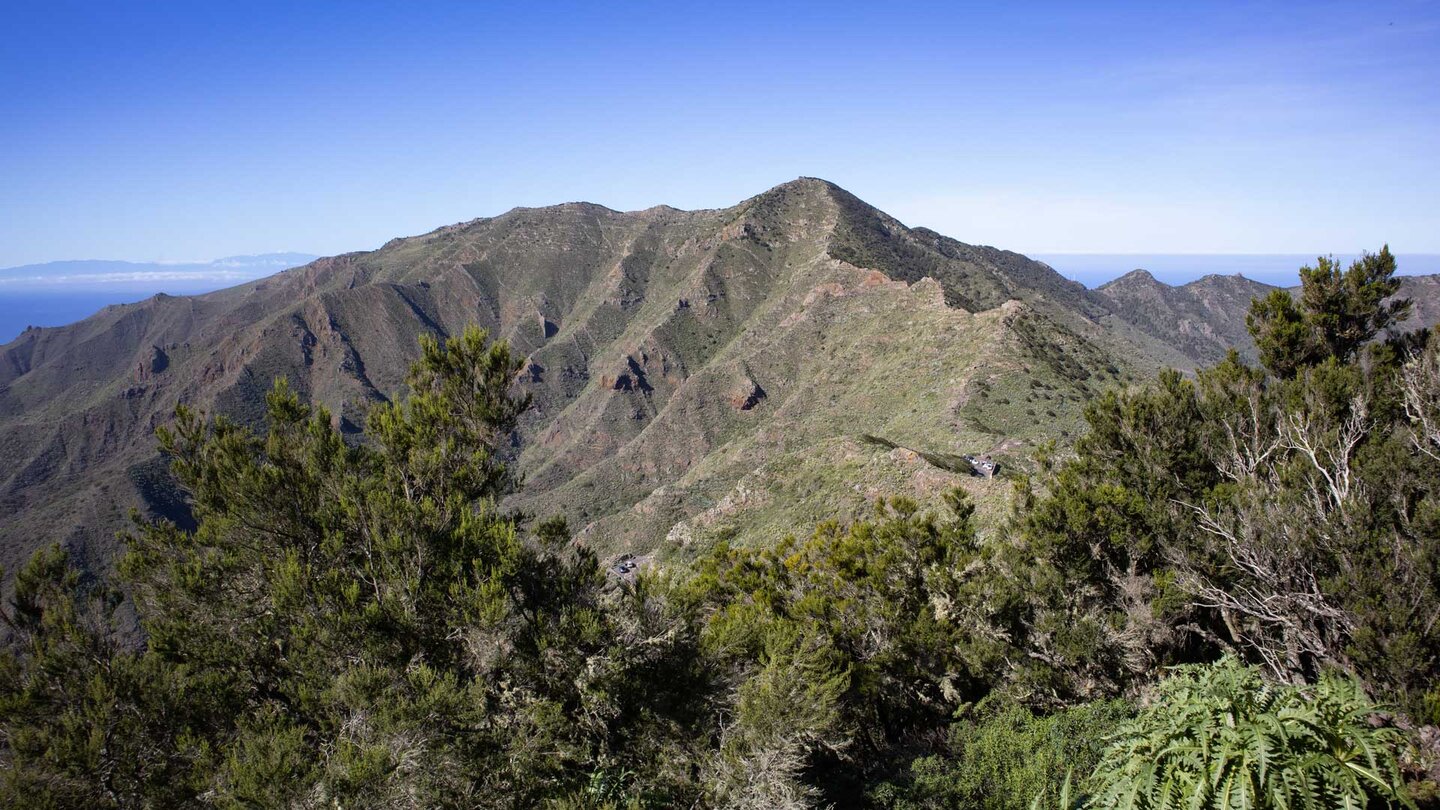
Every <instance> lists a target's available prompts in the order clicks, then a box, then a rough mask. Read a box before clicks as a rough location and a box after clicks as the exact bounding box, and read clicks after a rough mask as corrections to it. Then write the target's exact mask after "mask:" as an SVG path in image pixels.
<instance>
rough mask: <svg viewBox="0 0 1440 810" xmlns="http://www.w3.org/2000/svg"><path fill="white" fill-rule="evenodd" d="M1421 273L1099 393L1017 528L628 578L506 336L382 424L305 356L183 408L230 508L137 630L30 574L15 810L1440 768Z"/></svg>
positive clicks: (745, 795)
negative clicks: (329, 400)
mask: <svg viewBox="0 0 1440 810" xmlns="http://www.w3.org/2000/svg"><path fill="white" fill-rule="evenodd" d="M1393 270H1394V264H1393V258H1391V257H1390V256H1389V254H1388V251H1382V252H1381V254H1379V255H1377V256H1366V257H1365V258H1363V259H1362V260H1360V261H1359V262H1357V263H1355V265H1353V266H1352V267H1350V268H1349V269H1347V270H1345V271H1341V270H1340V269H1339V268H1338V267H1336V266H1334V265H1333V264H1332V263H1326V262H1322V263H1321V265H1320V267H1319V268H1316V269H1313V270H1312V269H1308V268H1307V270H1306V271H1305V272H1304V273H1303V278H1304V294H1303V295H1302V296H1301V297H1300V300H1299V302H1298V303H1295V302H1293V301H1291V300H1290V299H1288V298H1287V299H1286V301H1284V302H1282V301H1280V299H1278V298H1273V297H1272V299H1266V300H1264V301H1258V302H1256V304H1255V307H1254V309H1253V311H1252V329H1253V330H1254V333H1255V335H1256V339H1257V343H1258V344H1259V345H1260V346H1261V349H1262V357H1264V358H1265V361H1266V367H1265V368H1251V367H1248V366H1246V365H1245V364H1243V363H1242V362H1240V360H1239V359H1238V358H1237V357H1235V356H1233V355H1232V356H1231V357H1230V358H1229V359H1228V360H1226V361H1225V362H1223V363H1221V364H1220V365H1218V366H1216V367H1214V368H1211V369H1207V370H1204V371H1202V372H1200V373H1199V374H1197V375H1196V376H1195V377H1194V378H1193V379H1190V378H1185V377H1182V376H1181V375H1179V374H1174V373H1169V374H1164V375H1162V376H1161V377H1160V379H1159V380H1158V381H1157V382H1156V383H1155V384H1154V385H1151V386H1148V387H1145V388H1142V389H1137V390H1133V391H1125V392H1119V391H1115V392H1110V393H1108V394H1105V395H1103V396H1101V397H1099V398H1098V399H1097V400H1096V401H1095V402H1094V403H1092V404H1091V405H1090V407H1089V408H1088V411H1087V419H1088V421H1089V425H1090V430H1089V432H1088V434H1087V435H1086V436H1085V437H1084V438H1083V439H1081V440H1080V441H1079V443H1078V445H1077V446H1076V448H1075V452H1074V453H1073V455H1071V456H1070V457H1068V458H1064V459H1054V458H1049V459H1045V460H1044V466H1043V468H1042V471H1041V472H1040V474H1038V475H1037V476H1035V477H1034V478H1033V479H1026V480H1022V481H1020V482H1019V483H1018V497H1017V507H1016V512H1015V515H1014V518H1013V519H1012V520H1011V521H1010V522H1009V524H1008V525H1006V526H1004V527H1001V528H1000V529H999V530H998V531H997V532H995V534H994V536H993V537H992V538H990V539H988V540H986V541H981V540H980V539H979V537H978V536H977V533H976V527H975V526H974V525H973V521H972V509H971V507H970V505H969V504H968V503H967V501H966V500H965V498H964V497H963V496H962V495H960V494H958V493H957V494H955V495H954V496H953V497H952V498H951V499H950V500H949V504H948V508H947V509H946V510H945V511H944V513H943V514H933V513H930V512H927V511H924V510H921V509H920V508H919V507H918V506H917V505H916V504H915V503H914V502H912V501H909V500H907V499H905V498H895V499H890V500H887V501H885V502H883V503H881V504H879V505H877V511H876V513H875V515H874V516H873V517H872V518H870V519H868V520H864V521H860V522H857V523H855V524H852V525H839V524H834V523H830V524H825V525H822V526H820V527H818V528H817V529H815V530H814V531H813V533H810V534H809V535H808V536H806V537H804V538H789V539H786V540H784V541H782V542H779V543H778V544H776V545H775V546H773V547H769V548H748V547H731V546H729V545H726V544H721V545H719V546H718V547H716V548H714V549H712V550H711V551H710V552H708V553H707V554H705V555H704V556H703V557H702V558H701V559H700V560H699V561H698V562H697V563H695V565H694V566H693V567H691V568H689V569H686V570H674V571H669V572H649V573H644V574H642V575H641V576H640V577H639V578H638V579H637V580H635V581H634V582H627V581H622V580H620V579H616V578H613V577H607V575H606V573H605V571H604V569H603V568H602V567H601V566H600V565H599V564H598V562H597V561H596V559H595V558H594V556H593V555H592V554H590V553H589V552H588V551H586V549H585V548H583V547H582V546H579V545H576V544H574V543H572V542H571V541H570V538H569V532H568V530H567V529H566V527H565V526H564V525H563V524H561V523H558V522H554V521H547V522H538V523H537V522H535V521H533V520H532V519H530V518H529V517H527V516H523V515H515V514H510V513H507V512H506V511H504V510H503V509H502V507H501V506H500V503H501V500H502V499H503V498H504V497H505V496H506V495H507V494H508V493H509V492H511V491H512V490H513V488H514V487H515V486H516V485H517V482H516V479H515V476H514V474H513V473H512V471H511V470H510V469H509V468H508V467H507V465H506V464H505V463H504V461H503V458H504V455H503V452H502V448H503V447H504V445H505V443H506V442H507V441H508V438H509V435H510V432H511V430H512V429H513V426H514V423H515V420H516V418H517V416H518V415H519V414H520V412H521V411H522V410H523V408H524V407H525V404H526V403H525V402H523V401H517V400H515V399H512V398H511V397H510V396H509V395H508V394H507V391H508V390H509V387H510V381H511V380H512V378H513V375H514V374H515V373H516V371H517V363H516V360H515V359H514V358H513V357H512V356H511V355H510V353H509V351H508V350H507V349H506V347H505V346H504V344H495V345H487V343H486V340H485V336H484V335H483V333H481V332H478V331H471V332H467V333H465V334H464V335H462V336H460V337H458V338H455V339H453V340H450V341H448V342H446V343H443V344H442V343H439V342H436V341H433V340H427V341H426V342H425V343H424V346H423V353H422V358H421V360H420V361H419V363H418V364H417V365H416V367H415V369H414V371H413V373H412V374H411V377H410V380H409V384H410V389H411V393H410V396H409V397H408V398H407V399H405V400H404V401H402V402H399V403H395V404H388V405H384V406H381V407H379V408H377V409H376V411H375V412H374V413H373V414H372V415H371V418H370V420H369V424H368V428H367V441H366V442H365V443H364V444H362V445H359V446H355V445H352V444H347V443H346V442H345V441H344V440H343V439H342V436H341V434H340V432H339V430H338V429H337V428H336V426H335V425H334V423H333V420H332V418H331V416H330V415H329V414H327V413H325V412H324V411H323V410H320V409H314V408H311V407H309V406H306V405H304V404H302V403H301V402H300V401H299V399H298V398H297V397H295V396H294V395H293V394H291V393H289V392H288V391H287V390H286V389H285V387H284V386H283V385H280V386H277V388H276V390H275V391H274V392H273V393H272V395H271V396H270V399H269V414H268V416H269V421H268V429H267V431H266V433H265V434H263V435H254V434H252V433H250V432H249V431H247V430H244V429H242V428H240V427H239V426H237V425H235V424H233V423H231V422H229V421H227V420H225V419H223V418H217V419H214V420H206V419H203V418H201V417H199V416H198V415H195V414H193V413H190V412H187V411H183V410H182V411H181V412H180V414H179V416H178V419H177V421H176V424H175V426H174V427H173V428H171V429H168V430H166V431H162V432H161V440H162V445H163V446H164V448H165V450H166V452H167V453H169V454H170V455H171V457H172V459H173V462H174V470H175V474H176V477H177V479H178V480H179V481H180V483H181V484H182V485H183V486H184V488H185V489H186V491H187V492H188V493H189V496H190V499H191V503H192V508H193V510H194V514H195V517H196V520H197V528H196V529H195V530H194V531H186V530H182V529H180V528H178V527H176V526H173V525H170V524H166V523H156V524H142V525H138V526H137V529H136V531H135V532H134V534H133V536H132V537H130V538H129V543H130V548H131V551H130V554H129V556H128V557H127V558H126V560H125V561H124V564H123V565H122V572H121V573H122V583H123V586H124V587H125V588H126V589H127V591H128V592H129V593H130V594H131V596H132V597H133V599H134V601H135V603H136V606H137V608H138V610H139V612H140V616H141V619H142V624H143V627H144V630H145V635H146V643H145V645H144V647H143V649H141V650H133V649H128V648H125V647H122V646H120V645H118V644H117V643H116V642H115V640H114V639H115V638H116V634H115V633H114V627H112V626H111V625H112V616H113V612H114V608H115V606H116V604H117V603H118V597H117V595H116V592H114V591H112V590H110V589H108V588H106V587H102V586H101V585H100V584H98V583H92V582H86V581H83V580H81V579H80V578H79V577H78V576H77V575H76V574H75V573H74V572H73V571H72V570H70V569H69V567H68V566H67V564H66V560H65V555H64V554H63V553H61V552H60V551H59V550H50V551H47V552H45V553H42V554H40V555H37V556H36V558H35V559H34V560H32V561H31V563H30V564H29V565H28V566H26V567H25V568H24V570H22V571H20V572H18V574H17V576H16V580H15V581H16V587H15V596H14V598H13V599H12V600H11V602H10V604H9V605H8V607H7V609H6V610H5V611H3V616H4V620H5V621H6V622H7V623H8V625H9V630H10V636H11V641H10V644H9V646H8V648H7V649H6V650H5V652H4V654H3V655H0V803H4V804H6V805H7V806H26V807H143V806H166V807H170V806H202V805H205V806H208V805H218V806H224V807H321V806H325V807H452V806H453V807H486V806H495V807H530V806H546V805H548V806H555V807H622V806H677V805H685V806H728V807H756V808H759V807H795V806H806V805H813V804H835V805H840V806H878V807H896V808H922V807H983V808H997V809H998V808H1021V807H1027V806H1030V804H1031V802H1032V800H1035V801H1037V802H1041V803H1055V802H1060V803H1062V804H1066V805H1073V804H1076V803H1085V802H1088V804H1089V806H1092V807H1136V808H1146V807H1167V806H1172V803H1171V801H1170V800H1172V799H1173V800H1174V804H1175V805H1176V806H1178V804H1179V803H1184V804H1185V805H1186V806H1191V807H1212V806H1213V807H1220V806H1253V807H1323V806H1354V807H1361V806H1366V805H1367V804H1370V805H1374V806H1384V805H1385V804H1388V803H1392V802H1394V803H1404V802H1405V801H1407V800H1408V799H1407V798H1406V796H1407V792H1406V788H1403V787H1402V786H1401V783H1402V781H1404V780H1405V779H1407V778H1408V779H1409V780H1411V781H1412V782H1413V783H1414V784H1412V786H1411V789H1410V790H1411V792H1414V793H1415V795H1416V796H1417V797H1421V798H1423V797H1424V795H1425V794H1424V792H1423V788H1421V787H1417V786H1418V785H1419V784H1420V780H1422V779H1423V778H1424V773H1423V772H1424V770H1425V768H1426V767H1430V766H1433V762H1430V761H1428V760H1427V759H1426V756H1434V755H1435V752H1431V753H1430V754H1426V752H1425V750H1424V749H1423V748H1417V747H1416V742H1417V740H1418V739H1419V738H1418V736H1417V735H1416V734H1415V733H1414V729H1415V727H1416V726H1418V725H1420V724H1425V723H1432V724H1433V723H1436V722H1437V721H1440V691H1437V683H1440V681H1437V675H1440V626H1437V625H1440V500H1437V499H1440V494H1437V491H1436V490H1437V487H1440V341H1430V340H1428V336H1427V335H1425V334H1421V335H1419V336H1417V337H1410V338H1405V339H1397V338H1390V337H1388V336H1387V334H1386V333H1385V331H1384V330H1385V329H1386V328H1387V327H1388V326H1389V325H1390V324H1392V323H1393V322H1394V320H1395V319H1396V318H1398V317H1400V316H1402V315H1403V312H1404V308H1403V305H1399V306H1397V305H1396V304H1395V303H1393V302H1388V301H1387V300H1386V299H1387V296H1388V295H1389V294H1390V293H1391V292H1393V279H1392V278H1391V274H1392V273H1393ZM1217 661H1219V662H1220V663H1218V664H1217V663H1214V662H1217ZM1242 662H1248V665H1247V664H1245V663H1242ZM1172 665H1182V668H1181V669H1180V670H1179V671H1178V672H1176V673H1174V674H1173V675H1172V676H1171V677H1169V678H1168V679H1165V675H1166V674H1167V673H1169V672H1171V670H1170V669H1168V668H1169V667H1171V666H1172ZM1157 682H1158V683H1159V685H1158V686H1157ZM1372 699H1379V700H1380V701H1382V702H1384V703H1387V704H1389V705H1390V708H1391V711H1392V712H1393V713H1392V714H1382V713H1380V712H1379V710H1378V709H1377V707H1376V706H1375V705H1374V704H1373V703H1372V702H1371V701H1372ZM1402 766H1403V768H1404V769H1405V772H1404V773H1402ZM1182 800H1183V801H1182ZM1226 802H1230V804H1226Z"/></svg>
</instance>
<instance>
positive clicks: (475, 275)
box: [0, 178, 1248, 571]
mask: <svg viewBox="0 0 1440 810" xmlns="http://www.w3.org/2000/svg"><path fill="white" fill-rule="evenodd" d="M1247 303H1248V302H1247ZM1123 304H1124V302H1123V301H1119V300H1117V299H1116V298H1113V297H1107V296H1106V295H1105V294H1102V293H1101V292H1100V291H1090V290H1087V289H1085V287H1084V286H1083V285H1080V284H1078V283H1077V282H1073V281H1069V280H1067V279H1064V278H1063V277H1061V276H1060V275H1059V274H1058V273H1056V272H1055V271H1054V270H1053V269H1051V268H1050V267H1049V266H1048V265H1045V264H1043V263H1041V262H1035V261H1032V260H1030V259H1027V258H1026V257H1024V256H1022V255H1020V254H1018V253H1013V252H1010V251H1004V250H1000V249H998V248H992V247H986V246H974V245H967V244H965V243H963V242H959V241H958V240H955V239H951V238H949V237H945V236H942V235H940V234H938V233H935V232H934V231H930V230H928V229H920V228H909V227H907V226H905V225H904V224H903V223H900V222H899V221H898V220H896V219H894V218H893V217H890V216H889V215H887V214H885V213H884V212H882V211H879V210H878V209H875V208H874V207H872V206H869V205H868V204H866V203H864V202H863V201H861V200H860V199H859V198H858V197H855V196H854V195H852V194H850V193H849V192H847V191H845V190H844V189H842V188H840V187H839V186H836V185H834V184H833V183H829V182H827V181H823V180H819V179H816V178H799V179H796V180H792V181H790V182H788V183H783V184H781V185H779V186H776V187H774V188H772V189H769V190H767V191H765V192H762V193H761V194H758V195H755V196H753V197H750V198H748V199H746V200H744V201H741V202H740V203H737V204H736V205H734V206H731V207H729V208H720V209H703V210H697V211H683V210H680V209H675V208H670V207H668V206H652V207H651V208H647V209H643V210H640V211H632V212H619V211H614V210H612V209H609V208H606V207H604V206H600V205H595V204H590V203H566V204H561V205H558V206H548V207H544V208H516V209H512V210H510V211H507V212H505V213H503V214H500V215H497V216H494V217H482V218H477V219H473V220H469V221H466V222H461V223H455V224H452V225H447V226H442V227H440V228H436V229H434V230H432V231H429V232H427V233H424V234H419V235H416V236H410V237H400V238H397V239H393V240H390V241H389V242H386V243H385V245H384V246H382V247H381V248H379V249H377V250H374V251H359V252H353V253H347V254H341V255H339V256H334V257H326V258H321V259H317V260H315V261H313V262H311V263H309V264H307V265H304V266H302V267H298V268H294V269H290V270H286V271H283V272H281V273H277V274H275V275H272V276H268V277H266V278H263V279H258V280H255V281H250V282H246V283H244V284H240V285H237V286H235V287H231V288H227V289H225V290H219V291H216V292H212V293H207V294H203V295H197V296H163V295H162V296H154V297H152V298H150V299H147V300H145V301H142V302H139V303H136V304H127V305H119V306H116V307H110V308H107V309H106V310H104V311H102V312H100V313H97V314H96V315H94V316H92V317H91V318H88V319H86V320H84V321H81V322H79V323H76V324H72V325H70V326H66V327H59V328H49V329H35V330H30V331H27V332H26V333H25V334H23V335H21V337H20V338H17V339H16V340H15V341H12V342H11V343H9V344H6V345H5V346H0V455H3V457H4V458H6V459H8V460H11V461H12V463H11V464H10V465H8V467H7V469H6V470H5V471H3V472H0V507H3V509H0V515H3V516H0V536H3V537H4V538H5V542H4V543H3V544H0V563H3V564H4V565H5V566H6V568H7V569H9V570H12V571H13V570H14V568H15V564H16V563H17V562H18V561H19V560H20V559H21V558H23V556H24V555H25V554H27V553H28V551H29V550H31V549H33V548H35V547H37V546H38V545H40V544H43V543H45V542H50V541H60V542H62V543H64V544H66V545H67V547H69V548H70V549H71V550H72V553H73V554H74V555H75V557H76V558H77V559H79V560H81V561H82V562H83V563H85V564H87V565H89V566H90V567H91V568H92V569H94V570H97V571H98V570H103V569H104V568H105V566H106V565H108V561H109V560H110V559H112V558H113V556H114V554H115V553H116V548H117V547H116V542H115V541H114V539H113V536H112V535H111V533H112V532H113V530H114V529H115V528H118V527H121V526H123V525H124V517H123V516H124V512H125V511H127V510H128V508H130V507H136V508H138V509H140V510H141V512H142V513H143V514H148V515H152V516H155V515H159V516H166V517H170V518H172V519H175V520H177V521H181V522H183V521H185V520H186V517H187V516H186V513H185V510H184V505H183V499H181V497H180V496H179V494H178V493H176V492H175V491H174V490H173V487H170V486H169V485H168V483H167V482H168V476H167V474H166V472H165V465H164V462H163V460H162V459H161V458H160V457H159V456H158V454H157V453H156V451H155V445H154V440H153V431H154V429H155V428H156V427H157V426H159V425H160V424H163V423H164V422H165V421H166V420H168V419H169V418H170V415H171V413H173V410H174V407H175V406H176V405H177V404H181V403H185V404H189V405H192V406H195V407H199V408H201V409H202V410H205V411H207V412H211V413H225V414H227V415H229V416H231V417H232V418H235V419H237V420H239V421H241V422H243V423H247V424H251V425H255V424H258V423H259V421H260V419H261V416H262V406H263V399H264V394H265V392H266V391H267V390H268V389H269V387H270V384H271V382H272V381H273V380H274V379H275V378H276V377H280V376H283V377H285V378H287V379H289V380H290V383H291V386H292V388H294V389H295V390H296V391H297V392H298V393H299V394H300V395H301V396H303V397H305V398H306V399H308V400H310V401H314V402H317V403H320V404H324V405H325V406H326V407H327V408H329V409H330V410H331V412H332V413H333V414H334V415H335V418H336V419H337V421H338V422H339V424H340V426H341V428H342V429H343V430H345V431H347V432H349V433H352V434H354V433H358V431H359V430H360V428H361V426H362V425H363V422H364V413H365V411H366V409H367V408H368V407H369V406H370V405H371V404H373V403H376V402H380V401H384V400H386V399H388V398H390V397H393V396H395V395H396V394H397V393H399V392H400V391H401V389H402V387H403V381H404V376H405V372H406V369H407V368H408V366H409V363H410V362H411V361H412V360H413V359H414V358H415V356H416V354H417V341H418V338H419V337H420V335H422V334H436V335H441V336H444V335H449V334H455V333H457V332H458V331H459V330H460V329H462V328H463V327H464V326H465V325H467V324H470V323H478V324H480V325H481V326H484V327H485V328H487V329H489V330H490V332H491V334H492V336H494V337H496V338H504V339H506V340H508V341H509V342H510V343H511V345H512V346H513V347H514V351H515V352H516V353H517V355H518V356H520V357H522V358H523V360H524V363H523V368H522V372H521V374H520V375H519V377H518V378H517V381H516V385H517V388H518V389H519V390H521V391H524V392H526V393H529V394H531V395H532V396H533V397H534V401H535V407H534V409H533V410H532V411H531V412H530V413H529V414H527V415H526V416H525V418H524V419H523V420H522V423H521V426H520V429H519V431H518V433H517V435H516V437H515V442H514V445H515V458H516V462H517V463H518V464H519V467H520V469H521V470H522V471H523V472H524V473H525V474H526V476H527V479H528V486H527V488H526V489H525V490H524V491H523V492H522V493H520V494H519V495H518V496H516V497H515V498H514V499H512V503H511V504H510V505H511V506H512V507H513V508H517V509H522V510H524V511H527V512H531V513H537V514H546V513H549V512H554V511H559V512H561V513H563V514H565V515H566V516H567V517H569V518H570V519H571V521H572V527H573V528H574V529H575V530H576V531H577V532H578V533H580V534H581V535H582V536H584V537H585V538H587V540H589V541H590V542H591V543H592V544H594V545H595V546H596V547H597V548H599V549H601V550H602V551H616V550H619V549H622V548H629V549H633V550H640V551H651V550H656V549H657V548H659V549H660V550H662V551H667V552H671V553H682V554H683V553H693V550H694V549H696V548H701V547H703V546H704V545H705V544H706V543H708V542H711V541H713V540H714V539H717V538H735V539H739V540H742V541H747V542H766V541H767V540H773V539H775V538H776V537H778V536H780V535H782V534H783V533H785V532H788V531H791V530H793V529H794V528H796V527H797V526H804V525H807V524H808V523H812V522H814V521H815V520H817V519H824V518H831V517H836V518H846V517H853V516H857V515H859V514H863V513H864V511H865V510H867V509H868V504H869V503H870V502H871V501H872V500H873V498H874V497H877V496H879V495H883V494H892V493H894V492H912V493H915V494H917V495H919V496H920V497H921V498H922V499H924V498H927V497H930V498H938V497H939V494H940V493H941V492H942V491H943V490H944V489H946V488H948V487H950V486H954V485H960V486H964V487H966V488H968V489H970V490H971V491H972V492H973V493H974V494H975V495H976V496H977V501H978V502H979V503H980V504H981V508H982V512H986V513H992V514H998V512H999V510H1001V509H1003V507H1004V503H1005V501H1006V498H1007V497H1008V487H1005V486H1004V485H1003V484H1002V483H1001V482H982V481H979V480H975V479H971V478H969V477H968V476H963V475H960V474H957V473H955V472H954V471H952V470H944V469H941V468H939V467H936V466H934V465H932V464H930V463H929V462H927V461H926V458H927V457H932V458H933V457H943V456H948V455H959V454H961V453H967V452H982V451H985V450H988V449H992V448H993V449H997V450H998V451H999V452H1001V453H1012V454H1016V455H1015V458H1016V459H1017V460H1019V459H1020V457H1021V456H1023V448H1024V447H1025V446H1027V445H1028V444H1034V443H1039V442H1044V441H1048V440H1060V441H1066V440H1068V438H1069V437H1070V435H1072V434H1073V432H1074V431H1075V430H1078V429H1079V424H1080V419H1079V413H1080V409H1081V406H1082V405H1083V403H1084V402H1085V401H1086V400H1087V399H1088V398H1089V397H1091V396H1093V395H1094V393H1095V392H1096V391H1098V390H1100V389H1101V388H1104V387H1106V386H1111V385H1119V384H1126V383H1128V382H1133V381H1136V380H1138V379H1140V378H1141V377H1143V376H1145V375H1147V374H1149V373H1151V372H1152V371H1153V370H1154V369H1155V368H1158V367H1160V366H1163V365H1179V366H1182V367H1193V366H1194V365H1195V364H1197V363H1199V362H1202V360H1201V358H1200V356H1199V355H1191V354H1187V353H1186V352H1187V351H1195V350H1196V347H1195V346H1191V345H1189V343H1187V342H1184V341H1178V342H1177V341H1167V340H1166V335H1165V334H1164V333H1163V332H1162V331H1159V330H1156V329H1154V328H1149V327H1148V326H1147V322H1146V321H1144V320H1143V319H1138V318H1136V317H1135V316H1134V314H1133V313H1130V314H1127V312H1126V311H1125V306H1123ZM1197 345H1198V344H1197ZM1201 348H1202V349H1203V348H1204V347H1203V346H1201ZM863 436H876V437H880V438H882V439H883V440H885V441H887V442H891V443H893V444H894V445H896V447H894V448H885V447H881V446H878V445H875V444H871V443H867V442H865V441H862V437H863ZM904 448H910V449H908V450H907V449H904ZM741 504H745V505H746V507H745V508H744V509H741V508H740V506H739V505H741ZM667 538H668V540H667Z"/></svg>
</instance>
